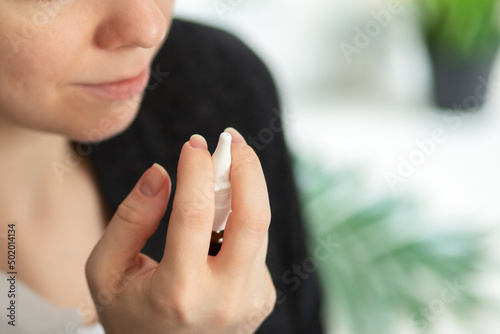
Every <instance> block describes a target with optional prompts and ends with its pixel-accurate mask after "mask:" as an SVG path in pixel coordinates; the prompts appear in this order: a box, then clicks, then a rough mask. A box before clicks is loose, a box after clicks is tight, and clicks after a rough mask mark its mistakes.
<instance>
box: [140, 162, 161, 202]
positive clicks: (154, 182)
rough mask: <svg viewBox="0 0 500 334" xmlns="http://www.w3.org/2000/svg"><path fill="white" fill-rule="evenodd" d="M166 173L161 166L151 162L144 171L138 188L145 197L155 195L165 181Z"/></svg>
mask: <svg viewBox="0 0 500 334" xmlns="http://www.w3.org/2000/svg"><path fill="white" fill-rule="evenodd" d="M166 175H167V172H166V171H165V169H164V168H163V167H162V166H160V165H158V164H153V166H151V168H150V169H148V170H147V171H146V174H145V175H144V178H143V179H142V184H141V186H140V188H139V190H140V191H141V193H142V194H143V195H144V196H146V197H154V196H156V194H158V192H159V191H160V189H161V188H162V187H163V184H164V183H165V179H166Z"/></svg>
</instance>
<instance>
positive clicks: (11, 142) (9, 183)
mask: <svg viewBox="0 0 500 334" xmlns="http://www.w3.org/2000/svg"><path fill="white" fill-rule="evenodd" d="M68 144H69V140H68V139H67V138H65V137H63V136H61V135H55V134H50V133H44V132H38V131H34V130H29V129H26V128H22V127H19V126H17V125H14V124H12V123H8V122H5V121H3V120H1V119H0V179H1V185H2V186H1V187H0V214H1V218H2V219H7V221H6V222H5V221H4V223H7V222H9V221H11V222H14V221H19V222H21V221H31V219H32V218H34V217H40V216H42V217H43V216H44V213H45V212H44V211H45V210H47V207H48V206H47V205H46V204H47V202H49V201H50V200H51V198H55V197H54V196H52V195H53V194H55V193H57V192H58V191H60V189H61V188H62V182H61V181H60V179H58V177H57V174H56V172H55V171H54V163H55V162H62V163H64V161H65V156H66V155H67V154H68V148H69V146H68Z"/></svg>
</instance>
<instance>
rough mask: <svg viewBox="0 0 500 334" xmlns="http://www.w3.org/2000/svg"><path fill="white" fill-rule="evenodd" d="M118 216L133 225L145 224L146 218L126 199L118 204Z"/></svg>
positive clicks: (140, 225) (141, 225)
mask: <svg viewBox="0 0 500 334" xmlns="http://www.w3.org/2000/svg"><path fill="white" fill-rule="evenodd" d="M116 217H117V218H118V219H120V220H122V221H123V222H125V223H127V224H129V225H132V226H139V227H143V226H144V225H145V220H144V218H143V217H142V216H141V215H140V214H139V213H138V212H137V210H136V209H135V208H134V207H133V206H131V205H130V204H129V203H127V202H126V201H124V202H122V203H121V204H120V205H119V206H118V209H117V210H116Z"/></svg>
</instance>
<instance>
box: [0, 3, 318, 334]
mask: <svg viewBox="0 0 500 334" xmlns="http://www.w3.org/2000/svg"><path fill="white" fill-rule="evenodd" d="M172 7H173V0H155V1H153V0H146V1H134V0H125V1H124V0H120V1H118V0H108V1H102V0H88V1H78V0H55V1H48V2H44V1H43V2H42V1H35V0H23V1H11V0H0V36H1V39H0V58H1V59H0V71H1V76H0V137H1V140H0V152H1V156H0V170H1V172H2V174H1V175H2V184H1V189H0V222H1V224H2V225H1V227H0V228H1V230H0V235H1V236H2V245H3V246H2V247H3V249H2V252H6V253H7V243H8V242H9V241H11V244H12V243H13V241H12V240H14V243H15V247H16V250H17V252H16V253H15V258H14V259H11V258H9V259H11V260H12V261H14V262H10V263H8V262H7V260H5V261H2V262H1V263H0V273H3V274H5V276H7V279H9V278H11V275H10V274H7V273H9V272H13V271H15V272H16V273H17V274H15V275H14V276H15V278H14V279H15V280H16V284H17V289H25V290H20V291H19V292H18V295H17V296H16V297H12V298H11V297H7V296H6V295H7V293H4V292H3V291H2V292H1V295H2V305H10V304H11V303H12V301H13V302H14V305H16V303H17V305H16V307H17V309H16V310H17V311H14V315H12V313H13V312H11V311H9V310H8V311H7V312H6V315H7V317H5V316H3V317H2V318H3V319H6V320H5V321H2V323H1V324H0V329H1V332H2V333H3V332H4V331H6V332H7V333H30V334H33V333H38V332H40V333H48V332H53V333H69V332H77V331H78V330H84V331H85V330H86V331H90V330H91V329H92V330H99V329H101V325H102V328H103V329H104V331H105V332H106V333H108V334H112V333H120V334H126V333H202V332H203V333H204V332H206V333H253V332H255V331H257V332H258V333H278V332H279V333H319V332H321V328H320V325H319V321H318V303H319V302H318V300H319V298H318V289H317V283H316V279H315V277H314V275H313V274H311V273H307V274H305V273H303V272H301V271H300V264H301V263H302V261H303V260H304V259H306V258H307V254H306V251H305V246H304V235H303V229H302V226H301V222H300V217H299V211H298V209H297V200H296V195H295V189H294V185H293V182H292V172H291V168H290V161H289V158H288V155H287V153H286V150H285V146H284V142H283V136H282V134H281V122H280V115H279V112H278V110H279V105H278V101H277V98H276V92H275V89H274V85H273V83H272V80H271V78H270V77H269V74H268V72H267V71H266V69H265V67H264V66H263V65H262V63H261V62H260V61H259V60H258V58H256V57H255V55H253V54H252V53H251V52H250V51H249V50H248V49H247V48H246V47H245V46H244V45H242V44H241V43H240V42H238V41H237V40H236V39H234V38H233V37H231V36H230V35H228V34H225V33H223V32H220V31H217V30H214V29H211V28H207V27H203V26H200V25H196V24H192V23H186V22H181V21H177V20H174V21H173V24H172ZM167 33H168V39H166V36H167ZM148 80H149V82H148ZM227 126H234V127H235V128H238V129H239V130H240V131H241V133H242V134H243V135H240V134H239V133H238V132H237V131H236V130H234V129H232V128H231V129H228V130H227V131H229V132H230V133H231V134H232V135H233V144H232V155H233V165H232V169H231V183H232V187H233V203H232V210H233V212H232V214H231V216H230V219H229V222H228V226H227V229H226V231H225V237H224V243H223V247H222V249H221V251H220V253H219V254H218V255H217V256H215V257H212V256H207V252H208V244H209V238H210V230H211V220H212V218H211V215H213V204H211V203H212V202H211V201H210V199H211V198H212V196H213V193H211V192H208V193H207V192H206V191H204V190H205V189H213V187H212V185H213V167H212V164H211V160H210V153H209V151H208V150H207V148H208V147H210V149H211V150H213V148H214V146H215V144H216V140H217V137H218V134H219V133H220V132H221V131H223V130H224V128H226V127H227ZM195 132H198V133H202V134H203V135H204V137H205V138H206V140H205V138H203V137H202V136H200V135H194V136H192V137H191V138H190V134H192V133H195ZM244 137H246V138H248V139H249V143H246V142H245V139H244ZM187 139H189V140H188V141H186V140H187ZM207 142H208V144H207ZM249 144H251V146H250V145H249ZM252 147H253V149H252ZM179 152H181V153H180V156H179ZM256 152H257V153H258V154H256ZM259 160H260V162H261V163H262V167H261V163H260V162H259ZM154 162H158V163H159V164H154V165H152V164H153V163H154ZM151 165H152V166H151ZM149 166H151V167H150V168H148V167H149ZM161 166H165V169H166V170H168V171H169V173H170V174H169V173H167V172H166V170H165V169H164V168H163V167H161ZM176 168H177V178H176V179H174V178H173V176H172V177H169V175H175V172H176ZM264 175H266V178H267V184H266V180H265V179H264ZM137 180H139V181H137ZM171 185H173V186H171ZM131 189H132V190H131ZM171 189H172V190H171ZM170 192H172V194H173V196H172V197H173V204H172V203H169V197H170ZM200 194H202V195H200ZM200 196H201V197H200ZM203 196H206V198H205V197H203ZM207 199H208V200H207ZM268 199H269V200H268ZM171 202H172V201H171ZM269 202H270V203H269ZM167 203H169V205H168V207H167ZM270 207H271V208H272V212H273V218H272V221H271V216H270ZM165 213H166V214H165ZM270 222H271V224H270ZM269 225H270V227H269ZM167 229H168V233H167ZM13 235H14V236H15V238H12V236H13ZM8 237H9V238H8ZM9 247H11V246H9ZM9 254H10V253H9ZM6 255H7V254H6ZM12 256H14V255H12ZM4 258H5V259H7V256H5V257H4ZM13 263H14V264H13ZM12 265H14V267H10V266H12ZM297 268H298V269H297ZM7 279H5V280H2V281H3V282H4V284H5V282H6V281H7V282H9V281H8V280H7ZM87 284H88V287H89V288H90V289H88V287H87ZM7 285H8V286H7ZM5 289H10V284H6V286H5ZM89 290H90V291H89ZM16 298H19V301H16ZM23 298H24V299H23ZM4 299H6V300H5V301H4ZM62 308H63V309H62ZM57 312H58V313H57ZM56 313H57V314H56ZM9 316H10V318H9ZM12 317H14V320H12ZM9 321H11V323H10V324H9V323H8V322H9ZM12 321H15V322H14V323H12ZM98 321H99V322H98ZM13 324H15V325H16V326H13ZM101 332H102V330H101Z"/></svg>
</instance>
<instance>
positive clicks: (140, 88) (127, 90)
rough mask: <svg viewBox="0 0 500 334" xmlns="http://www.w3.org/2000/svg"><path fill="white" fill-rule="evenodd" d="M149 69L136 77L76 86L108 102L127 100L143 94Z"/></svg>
mask: <svg viewBox="0 0 500 334" xmlns="http://www.w3.org/2000/svg"><path fill="white" fill-rule="evenodd" d="M149 75H150V69H149V67H147V68H145V69H144V70H142V71H141V72H140V73H139V74H138V75H136V76H134V77H130V78H126V79H123V80H119V81H114V82H104V83H97V84H80V85H78V86H79V87H81V88H82V89H84V90H85V91H87V92H88V93H91V94H93V95H95V96H97V97H99V98H102V99H105V100H110V101H123V100H129V99H131V98H133V97H135V96H137V95H139V94H141V93H143V92H144V90H145V89H146V86H147V85H148V82H149Z"/></svg>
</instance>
